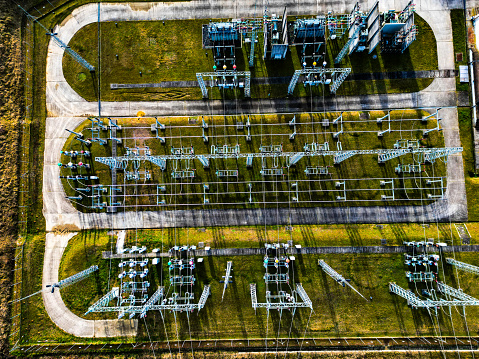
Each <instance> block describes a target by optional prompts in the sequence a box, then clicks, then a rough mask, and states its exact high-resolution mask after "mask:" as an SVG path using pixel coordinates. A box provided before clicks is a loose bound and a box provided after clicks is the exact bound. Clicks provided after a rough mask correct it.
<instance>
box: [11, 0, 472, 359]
mask: <svg viewBox="0 0 479 359" xmlns="http://www.w3.org/2000/svg"><path fill="white" fill-rule="evenodd" d="M60 3H61V1H59V3H58V4H56V3H55V2H54V3H53V4H51V3H50V2H49V4H50V5H49V6H50V7H51V9H50V10H48V9H47V10H45V11H46V14H45V16H43V15H42V16H41V17H36V16H33V15H31V14H30V11H31V9H24V12H25V16H26V27H28V29H29V34H28V35H25V36H26V37H28V36H31V37H32V40H35V42H33V44H34V45H33V46H36V47H37V48H38V53H37V54H36V55H32V54H30V53H29V54H27V55H26V56H27V58H26V63H27V67H28V68H31V70H32V72H33V73H34V76H36V77H35V79H37V80H35V81H38V83H35V84H34V86H36V89H37V87H39V88H40V89H41V91H40V92H41V93H42V95H41V96H40V95H35V96H33V95H32V98H31V99H30V98H28V97H27V102H28V101H30V102H32V104H36V105H35V106H33V110H32V111H33V112H32V113H31V114H30V115H31V116H32V117H40V118H42V121H43V122H42V125H41V126H40V129H37V130H38V131H40V132H41V131H44V132H45V136H44V137H43V132H42V136H40V137H41V138H42V140H41V141H44V154H43V178H40V177H41V176H38V178H36V180H38V181H39V183H42V188H43V189H42V190H43V216H42V214H38V213H36V212H37V211H38V209H34V208H30V209H28V207H29V206H28V203H29V202H28V201H29V200H31V199H30V197H28V196H27V195H26V194H21V196H20V198H21V200H22V201H23V202H22V203H23V204H24V208H27V209H25V212H26V213H27V217H28V221H32V218H35V220H34V221H33V223H29V225H30V226H31V228H30V229H28V226H27V225H25V228H26V230H25V233H24V234H23V236H22V238H23V239H24V241H22V242H21V243H20V245H19V246H18V248H17V251H16V258H15V271H14V284H13V287H14V297H13V305H12V321H13V324H14V325H15V326H16V328H15V330H16V331H12V335H11V336H10V344H11V353H12V354H14V355H17V356H20V357H22V356H25V355H43V354H70V353H75V354H90V355H101V354H102V353H105V354H108V353H124V352H125V353H136V352H138V353H143V354H145V355H149V354H151V355H153V356H156V355H157V354H161V355H163V354H165V355H168V354H170V355H176V353H178V354H181V353H184V354H187V355H191V356H192V357H195V356H196V355H207V354H209V352H217V353H220V352H223V351H224V352H255V353H260V354H261V355H268V354H269V355H285V356H286V355H287V353H298V352H300V353H303V354H304V355H306V354H307V353H309V354H310V352H320V351H326V352H345V351H349V350H351V351H357V352H361V351H373V350H374V351H377V352H382V351H384V352H386V351H393V352H398V354H397V355H400V354H399V351H404V350H406V351H411V350H427V351H430V353H433V352H437V351H439V352H441V354H442V355H444V356H447V355H449V354H450V353H455V354H459V353H460V352H461V353H462V352H465V354H464V355H466V356H467V355H469V354H472V353H473V352H474V351H476V350H478V344H479V337H478V331H479V324H478V323H479V321H478V319H479V318H478V316H479V312H478V306H479V299H478V298H479V287H478V286H477V285H476V282H475V280H476V279H477V275H478V274H479V267H477V266H476V264H478V263H479V257H478V253H479V246H478V245H477V244H476V241H475V236H476V233H477V231H478V230H479V227H478V225H477V223H473V222H469V223H467V221H468V213H469V216H471V213H472V216H475V212H474V209H471V207H470V206H468V201H469V199H470V198H471V197H473V196H474V187H473V186H474V181H473V180H471V178H470V175H468V174H467V170H466V174H465V168H469V167H468V166H470V156H471V153H472V152H473V150H471V143H473V140H472V139H471V138H469V137H467V136H470V135H465V131H464V129H466V131H467V130H468V129H469V131H470V128H469V127H470V123H469V124H468V123H467V121H469V122H470V118H467V116H468V114H467V113H466V112H465V111H466V110H465V108H460V109H458V104H460V103H462V102H461V101H464V100H461V99H463V98H464V96H462V97H461V96H459V95H458V93H457V91H456V79H455V77H456V76H457V72H458V71H457V69H456V64H455V63H454V59H453V56H452V55H453V51H455V49H456V47H457V46H458V45H457V43H460V40H458V35H457V34H456V32H454V34H453V29H452V25H451V20H452V22H453V23H454V24H455V23H456V22H457V21H458V20H457V19H456V18H457V16H456V14H459V12H458V11H460V10H451V9H450V8H448V7H444V8H442V6H443V5H441V10H431V9H430V8H429V7H428V5H426V4H424V5H423V4H420V5H419V6H417V5H416V7H415V4H412V2H409V3H407V2H405V3H404V4H401V5H402V7H401V9H395V10H391V9H394V6H392V5H393V4H389V3H384V4H383V3H379V2H378V3H375V4H361V5H362V6H359V4H356V6H354V4H350V6H351V8H349V7H348V8H347V9H343V8H342V5H340V4H339V3H338V4H336V3H335V4H333V5H331V6H332V8H331V9H326V10H327V11H323V10H321V11H319V10H318V9H317V7H316V4H312V3H309V2H306V3H305V4H304V6H302V7H301V8H299V7H298V8H296V7H295V8H291V9H290V8H288V7H286V8H285V6H284V5H283V4H282V3H281V2H279V1H276V2H275V1H273V2H271V4H268V6H267V7H266V8H264V9H263V8H262V9H261V10H259V9H260V6H259V4H256V3H255V2H254V1H247V2H245V3H244V4H240V3H237V2H235V1H233V2H226V1H225V5H228V6H230V5H234V6H233V8H234V9H235V16H231V15H230V14H228V12H227V8H228V7H227V6H224V7H221V8H218V6H217V5H214V4H209V3H208V6H209V7H208V6H207V8H208V10H205V9H206V8H204V7H203V8H202V6H201V5H200V4H198V3H197V2H195V1H191V2H171V3H148V5H147V4H141V3H118V4H110V3H98V4H96V3H95V4H93V3H90V4H88V3H85V4H84V2H78V4H76V3H75V6H74V7H72V8H68V7H66V6H64V5H65V4H60ZM226 3H227V4H226ZM367 5H370V6H369V7H368V6H367ZM371 5H372V6H371ZM394 5H396V4H394ZM436 5H437V4H436ZM240 8H241V9H240ZM431 8H434V7H433V6H431ZM434 9H435V8H434ZM53 10H56V13H55V12H54V11H53ZM60 10H61V11H60ZM454 11H456V12H454ZM453 14H454V15H453ZM263 15H264V16H263ZM433 19H434V21H433ZM45 31H47V35H49V36H50V40H51V41H50V42H49V43H47V41H46V40H45V39H44V36H45ZM40 33H41V34H42V36H43V38H42V37H41V36H40ZM453 35H454V37H453ZM127 49H128V50H127ZM47 50H48V51H47ZM456 58H457V57H456ZM45 60H46V62H47V67H46V76H45V72H44V71H45V70H44V67H39V64H40V61H41V63H42V64H45ZM458 61H459V60H458ZM461 61H462V60H461ZM45 77H46V80H45ZM460 86H462V84H459V85H458V88H461V89H462V88H463V87H460ZM461 91H462V90H461ZM45 104H46V108H45ZM27 106H28V105H27ZM38 108H41V109H42V110H41V111H40V110H38ZM35 111H40V112H35ZM458 114H459V115H458ZM464 118H466V121H463V119H464ZM468 126H469V127H468ZM41 146H43V142H42V145H40V147H41ZM472 146H473V145H472ZM471 151H472V152H471ZM463 157H464V159H465V161H464V162H463ZM40 163H41V162H40ZM37 165H38V164H37ZM465 178H466V179H465ZM34 187H35V188H36V186H34ZM22 193H23V192H22ZM32 197H33V195H32ZM37 199H38V198H37ZM38 215H40V217H42V220H41V221H40V220H38ZM43 217H44V218H45V223H43ZM473 218H475V217H473ZM37 220H38V221H39V222H41V223H40V224H38V223H37ZM198 353H200V354H198ZM218 355H220V354H218ZM225 355H226V354H225ZM258 355H259V354H258ZM428 355H429V354H428ZM431 355H433V354H431Z"/></svg>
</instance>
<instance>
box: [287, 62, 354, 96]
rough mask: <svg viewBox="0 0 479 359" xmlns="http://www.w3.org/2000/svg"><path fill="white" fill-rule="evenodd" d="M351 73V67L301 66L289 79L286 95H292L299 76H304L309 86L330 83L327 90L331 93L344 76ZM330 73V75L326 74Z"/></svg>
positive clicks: (336, 88) (335, 89) (334, 91)
mask: <svg viewBox="0 0 479 359" xmlns="http://www.w3.org/2000/svg"><path fill="white" fill-rule="evenodd" d="M350 73H351V68H349V67H347V68H324V67H313V68H303V69H301V70H296V71H295V72H294V74H293V77H292V78H291V81H290V83H289V85H288V95H292V94H293V92H294V89H295V88H296V84H297V83H298V81H299V79H300V76H305V77H306V81H304V83H305V84H309V85H310V86H317V85H320V84H323V85H330V87H329V90H330V92H331V93H332V94H335V93H336V91H337V90H338V88H339V86H341V84H342V83H343V82H344V80H345V79H346V77H348V75H349V74H350ZM327 74H330V77H328V76H327Z"/></svg>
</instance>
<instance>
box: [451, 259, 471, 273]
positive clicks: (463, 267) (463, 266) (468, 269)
mask: <svg viewBox="0 0 479 359" xmlns="http://www.w3.org/2000/svg"><path fill="white" fill-rule="evenodd" d="M446 263H447V264H451V265H453V266H455V267H456V268H457V269H461V270H463V271H465V272H468V273H472V274H479V267H477V266H474V265H472V264H468V263H464V262H460V261H458V260H455V259H453V258H446Z"/></svg>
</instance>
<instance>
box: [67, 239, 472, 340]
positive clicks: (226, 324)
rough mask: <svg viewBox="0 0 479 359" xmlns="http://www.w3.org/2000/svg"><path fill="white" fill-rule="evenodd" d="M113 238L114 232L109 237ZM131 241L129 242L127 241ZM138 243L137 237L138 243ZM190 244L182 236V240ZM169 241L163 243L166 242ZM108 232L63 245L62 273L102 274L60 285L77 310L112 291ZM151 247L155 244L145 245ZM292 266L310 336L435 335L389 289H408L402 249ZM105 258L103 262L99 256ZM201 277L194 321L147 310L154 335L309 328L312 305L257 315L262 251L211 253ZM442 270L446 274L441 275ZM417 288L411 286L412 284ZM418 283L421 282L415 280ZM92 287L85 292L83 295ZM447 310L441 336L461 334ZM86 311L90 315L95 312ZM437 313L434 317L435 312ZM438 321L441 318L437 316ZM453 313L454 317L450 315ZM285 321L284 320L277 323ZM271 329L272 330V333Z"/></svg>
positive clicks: (159, 272)
mask: <svg viewBox="0 0 479 359" xmlns="http://www.w3.org/2000/svg"><path fill="white" fill-rule="evenodd" d="M112 239H113V238H112ZM132 243H134V242H131V241H130V244H132ZM136 243H138V244H139V242H136ZM182 243H185V242H182ZM165 245H166V242H165ZM108 247H109V245H108V235H107V234H106V233H105V231H99V232H93V233H92V232H88V233H83V234H80V235H77V236H76V237H74V238H73V239H72V240H70V243H69V245H68V247H67V249H66V251H65V254H64V258H63V260H62V265H61V270H60V278H65V277H67V276H69V275H71V274H73V273H75V272H77V271H79V270H81V269H84V268H86V267H88V266H89V265H90V264H92V263H95V262H96V264H98V265H99V266H100V273H99V274H98V275H95V276H91V277H90V278H88V279H85V280H84V281H82V282H80V283H78V284H75V285H72V286H70V287H68V288H65V289H64V290H62V296H63V298H64V300H65V302H66V303H67V306H69V307H70V308H71V309H72V310H73V311H74V312H76V313H78V314H81V312H85V311H86V309H87V308H88V306H89V305H91V304H92V303H93V302H94V301H95V300H96V299H98V298H99V297H100V296H101V295H102V294H104V293H105V292H106V291H107V283H108V280H107V279H108V276H109V274H108V268H109V266H110V263H109V261H106V260H101V259H99V257H98V254H99V251H100V250H102V249H105V248H108ZM148 247H149V250H151V249H152V248H153V247H152V246H148ZM296 258H297V259H296V261H295V264H294V269H292V270H291V271H290V276H291V281H292V282H293V283H296V282H300V283H302V284H303V287H304V289H305V290H306V292H307V293H308V295H309V297H310V298H311V300H312V301H313V307H314V312H313V313H312V316H311V320H310V323H309V326H308V328H307V334H306V335H311V336H313V337H337V336H346V337H349V336H363V337H364V336H366V337H367V336H373V337H374V336H395V335H404V336H407V335H435V332H434V324H432V322H431V317H429V315H428V314H427V311H422V310H413V309H410V308H408V307H407V305H406V301H405V300H403V299H402V298H399V297H397V296H394V295H391V294H389V292H388V287H387V285H388V283H389V282H391V281H393V282H396V283H397V284H398V285H400V286H402V287H404V288H407V287H408V284H407V281H406V278H405V275H404V271H405V270H406V268H405V267H404V265H403V255H322V256H317V255H299V256H296ZM319 258H322V259H324V260H325V261H326V262H327V263H328V264H329V265H331V266H332V267H333V268H334V269H335V270H337V271H338V272H339V273H341V274H342V275H343V276H344V277H345V278H351V284H352V285H353V286H354V287H356V288H357V289H358V290H359V291H360V292H361V293H362V294H363V295H365V296H366V297H369V296H372V297H373V301H372V302H367V301H365V300H363V299H361V298H360V297H359V296H357V294H355V293H354V292H352V291H351V290H349V289H345V288H343V287H341V286H339V285H337V284H336V283H334V281H333V280H332V279H331V278H329V277H327V276H326V275H325V274H324V273H323V272H321V271H320V270H319V268H318V265H317V260H318V259H319ZM456 258H457V259H458V260H462V261H465V262H468V263H477V261H478V260H479V254H478V253H461V254H460V255H459V254H456ZM228 260H233V262H234V264H233V269H234V271H233V278H234V283H233V284H232V285H230V287H229V288H228V289H227V291H226V294H225V298H224V301H223V302H221V293H222V289H223V284H221V283H219V281H220V280H221V276H222V275H223V274H224V269H225V268H226V262H227V261H228ZM102 261H103V262H106V264H105V263H101V262H102ZM117 264H118V261H117V260H112V261H111V268H112V270H111V272H109V273H110V275H111V278H112V279H111V281H110V285H111V286H113V285H117V284H115V283H116V281H118V280H117V279H116V276H117V274H118V266H117ZM149 268H150V274H149V281H150V283H151V287H150V289H151V290H152V291H154V290H155V288H156V287H157V286H158V285H165V286H166V287H168V281H167V279H165V278H167V277H168V276H167V271H165V270H164V269H162V267H161V266H160V265H157V266H156V267H155V266H152V265H150V267H149ZM453 272H454V271H453V270H451V268H449V267H447V266H446V267H445V274H444V275H445V277H444V278H446V282H447V283H448V284H450V285H452V286H455V287H457V286H458V285H459V284H460V286H461V288H463V289H464V291H465V292H466V293H468V294H470V295H472V296H476V297H477V296H479V288H478V287H477V286H476V285H475V276H473V275H470V274H465V273H459V277H454V276H453V274H454V273H453ZM195 273H196V274H195V275H196V277H197V282H196V285H195V288H196V290H195V293H196V295H195V298H196V300H197V299H198V296H199V294H200V292H201V290H202V287H203V285H204V284H210V285H211V292H212V296H211V297H210V298H209V299H208V301H207V304H206V307H205V308H204V309H203V310H202V311H200V312H199V314H198V315H196V314H194V315H191V316H190V325H188V318H187V315H186V314H185V313H178V314H177V317H176V320H175V318H174V317H173V315H172V314H169V313H166V315H165V327H163V322H162V320H161V317H160V315H159V313H154V312H151V313H149V314H148V317H147V323H148V329H149V332H150V335H152V339H153V338H154V339H159V340H165V339H166V338H165V334H164V331H165V329H166V331H167V333H168V336H169V339H170V340H173V338H174V339H176V332H177V329H178V333H179V337H180V339H188V338H189V332H190V331H191V335H192V337H193V338H194V339H201V338H258V337H265V336H266V335H267V336H268V337H275V336H277V335H278V333H279V335H280V336H287V335H288V330H289V326H290V325H291V322H292V323H293V324H292V336H293V337H301V336H303V335H304V334H303V333H304V330H305V328H306V323H307V321H308V318H309V314H310V313H309V310H308V309H303V310H297V311H296V314H295V316H294V318H293V316H292V315H291V313H290V312H284V313H283V315H282V318H281V321H280V318H279V313H272V315H271V317H270V319H269V326H268V329H267V328H266V312H265V311H264V310H261V309H258V310H257V312H256V315H255V313H254V310H253V309H252V308H251V299H250V293H249V284H250V283H253V282H254V283H256V284H257V288H258V301H260V302H261V301H264V296H265V292H264V291H265V286H264V281H263V279H262V277H263V274H264V268H263V266H262V257H261V256H244V257H235V258H228V257H216V258H215V257H208V258H206V259H205V261H204V262H203V264H198V265H197V269H196V271H195ZM441 276H442V274H441ZM410 288H411V289H412V290H415V288H414V287H410ZM417 289H418V290H420V286H419V285H418V287H417ZM86 293H87V294H86ZM448 314H449V313H447V315H446V313H442V312H441V311H440V312H439V316H438V320H439V323H440V327H441V331H442V335H452V334H453V332H452V329H453V328H454V329H455V331H456V335H464V334H465V333H464V331H465V329H464V326H463V324H462V321H461V317H460V315H459V314H458V313H456V312H455V311H453V314H452V319H450V318H449V317H448ZM478 316H479V309H478V308H474V307H471V308H468V309H467V317H468V324H469V330H470V331H471V335H477V333H478V330H479V322H478V321H477V318H478ZM94 317H95V316H94V315H91V314H90V315H88V316H87V319H91V318H94ZM433 317H434V316H433ZM434 320H436V318H435V317H434ZM451 320H452V322H451ZM279 323H281V325H279ZM267 331H268V333H267ZM147 337H148V336H147V333H146V329H145V326H144V324H143V323H142V322H141V323H140V334H139V339H145V340H146V339H147Z"/></svg>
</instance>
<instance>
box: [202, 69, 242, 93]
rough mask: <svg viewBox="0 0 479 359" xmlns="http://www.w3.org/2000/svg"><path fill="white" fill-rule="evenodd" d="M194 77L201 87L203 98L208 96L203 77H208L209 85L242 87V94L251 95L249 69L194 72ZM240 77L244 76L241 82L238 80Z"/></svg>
mask: <svg viewBox="0 0 479 359" xmlns="http://www.w3.org/2000/svg"><path fill="white" fill-rule="evenodd" d="M196 78H197V80H198V84H199V86H200V88H201V93H202V95H203V98H208V89H207V87H206V82H205V78H209V80H210V87H220V88H225V89H226V88H236V87H240V88H241V87H244V96H245V97H251V72H249V71H236V70H224V71H216V72H198V73H196ZM240 78H244V82H243V83H242V82H240V81H239V79H240Z"/></svg>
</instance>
